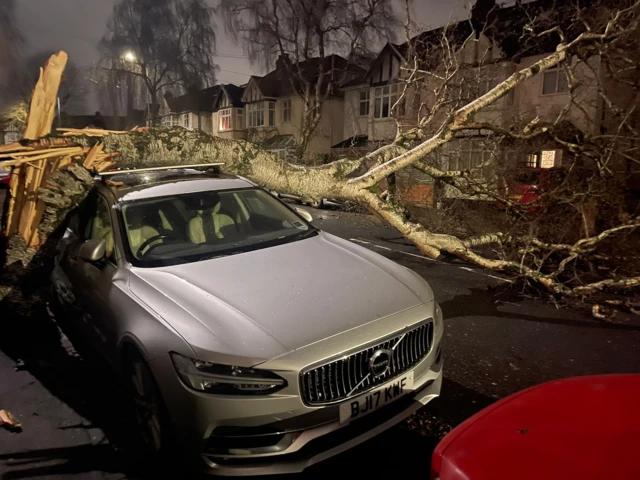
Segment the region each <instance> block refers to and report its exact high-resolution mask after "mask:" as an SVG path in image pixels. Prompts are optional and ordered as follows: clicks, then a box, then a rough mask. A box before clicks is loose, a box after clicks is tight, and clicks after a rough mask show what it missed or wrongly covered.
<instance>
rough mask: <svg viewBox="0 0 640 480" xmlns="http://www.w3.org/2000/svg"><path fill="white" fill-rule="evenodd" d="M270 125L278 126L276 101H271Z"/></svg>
mask: <svg viewBox="0 0 640 480" xmlns="http://www.w3.org/2000/svg"><path fill="white" fill-rule="evenodd" d="M269 126H270V127H275V126H276V102H269Z"/></svg>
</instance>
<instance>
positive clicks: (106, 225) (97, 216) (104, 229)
mask: <svg viewBox="0 0 640 480" xmlns="http://www.w3.org/2000/svg"><path fill="white" fill-rule="evenodd" d="M94 206H95V208H94V209H93V215H90V216H89V219H88V222H87V224H86V228H85V231H84V240H99V239H104V240H105V242H106V252H107V258H108V259H109V260H111V261H113V262H115V261H116V257H115V248H114V237H113V226H112V224H111V216H110V214H109V204H108V203H107V201H106V200H105V199H104V197H102V196H100V195H98V196H97V198H96V202H95V203H94Z"/></svg>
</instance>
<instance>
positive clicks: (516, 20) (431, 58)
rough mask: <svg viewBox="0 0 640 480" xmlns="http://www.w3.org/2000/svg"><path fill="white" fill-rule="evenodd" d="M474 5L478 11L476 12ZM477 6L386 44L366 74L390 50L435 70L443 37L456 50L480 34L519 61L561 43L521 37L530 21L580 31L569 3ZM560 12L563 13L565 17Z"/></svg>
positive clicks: (488, 0) (487, 0) (489, 0)
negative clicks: (454, 18) (459, 17)
mask: <svg viewBox="0 0 640 480" xmlns="http://www.w3.org/2000/svg"><path fill="white" fill-rule="evenodd" d="M583 3H584V6H588V5H590V4H591V3H593V2H592V1H591V0H583ZM476 6H479V7H480V8H478V10H476ZM476 6H474V8H473V9H472V14H471V17H470V18H468V19H466V20H462V21H459V22H457V23H451V24H449V25H446V26H444V27H439V28H435V29H431V30H427V31H424V32H422V33H419V34H418V35H416V36H414V37H412V38H411V39H410V40H409V41H408V42H404V43H401V44H393V43H390V42H389V43H387V45H385V47H384V48H383V49H382V51H381V52H380V53H379V54H378V56H377V57H376V60H374V63H373V64H372V67H371V69H370V70H369V71H371V70H372V69H373V67H374V66H375V64H376V62H378V61H379V60H380V58H381V56H382V55H383V54H384V53H385V52H387V51H391V52H392V54H393V55H395V56H397V57H398V58H399V59H400V60H401V61H404V60H406V58H407V55H408V54H409V51H410V49H412V50H413V51H414V53H415V54H416V55H417V56H418V58H419V59H420V61H421V68H426V69H430V68H435V67H437V65H439V63H440V59H441V55H442V49H441V41H442V38H443V36H444V37H446V39H447V42H448V43H449V45H450V46H451V47H452V48H457V47H460V46H462V44H463V43H464V42H465V41H466V40H467V39H468V38H469V36H470V35H471V34H473V33H474V32H476V34H477V35H478V34H480V33H482V34H483V35H485V36H486V37H487V38H488V39H489V40H491V41H492V42H493V43H494V45H496V46H498V47H499V48H500V49H501V51H502V53H503V54H504V57H503V58H502V59H503V60H513V61H519V59H520V58H522V57H525V56H533V55H539V54H544V53H550V52H553V51H555V49H556V46H557V45H558V43H559V41H560V39H559V37H558V36H557V35H553V34H552V35H545V36H543V37H535V36H531V35H527V36H524V35H523V33H524V29H525V26H526V25H527V24H528V23H530V22H531V19H533V18H538V19H546V17H547V16H549V18H548V19H547V21H550V22H551V23H554V24H556V25H560V26H561V27H562V28H563V29H564V30H565V31H572V30H574V31H575V29H576V28H582V27H580V26H579V22H575V21H574V18H573V16H572V15H567V14H566V12H565V9H566V8H570V7H571V6H572V2H571V1H570V0H536V1H533V2H528V3H521V2H516V4H514V5H509V6H497V5H496V4H495V2H493V0H478V1H477V2H476ZM563 12H565V14H564V15H563ZM574 13H575V12H574ZM551 16H553V19H552V18H551ZM563 23H564V25H563ZM572 33H575V32H572ZM367 77H368V74H367V75H365V76H364V77H363V78H362V82H361V83H365V82H364V80H365V79H366V78H367ZM353 85H358V84H357V83H353V82H350V84H349V85H344V86H345V87H346V86H353Z"/></svg>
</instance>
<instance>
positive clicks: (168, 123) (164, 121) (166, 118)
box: [162, 115, 171, 127]
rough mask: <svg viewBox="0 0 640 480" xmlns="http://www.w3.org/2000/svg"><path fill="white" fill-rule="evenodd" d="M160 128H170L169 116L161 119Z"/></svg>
mask: <svg viewBox="0 0 640 480" xmlns="http://www.w3.org/2000/svg"><path fill="white" fill-rule="evenodd" d="M162 126H163V127H170V126H171V115H167V116H165V117H162Z"/></svg>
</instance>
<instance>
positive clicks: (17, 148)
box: [0, 142, 33, 153]
mask: <svg viewBox="0 0 640 480" xmlns="http://www.w3.org/2000/svg"><path fill="white" fill-rule="evenodd" d="M27 150H33V148H32V147H23V146H22V145H20V142H13V143H7V144H6V145H0V153H3V152H23V151H27Z"/></svg>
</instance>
